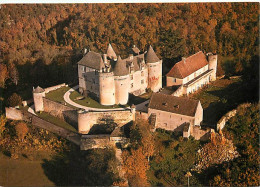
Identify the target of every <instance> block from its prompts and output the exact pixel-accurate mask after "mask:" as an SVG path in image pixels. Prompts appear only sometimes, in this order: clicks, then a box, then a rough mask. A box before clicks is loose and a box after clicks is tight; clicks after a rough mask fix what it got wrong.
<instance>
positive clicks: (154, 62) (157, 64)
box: [146, 45, 162, 92]
mask: <svg viewBox="0 0 260 187" xmlns="http://www.w3.org/2000/svg"><path fill="white" fill-rule="evenodd" d="M146 63H147V66H148V88H150V89H151V90H152V91H153V92H158V91H159V90H160V89H161V88H162V60H160V59H159V58H158V57H157V55H156V54H155V52H154V50H153V48H152V46H151V45H150V47H149V49H148V52H147V54H146Z"/></svg>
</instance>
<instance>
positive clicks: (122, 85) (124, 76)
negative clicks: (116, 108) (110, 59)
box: [114, 56, 130, 105]
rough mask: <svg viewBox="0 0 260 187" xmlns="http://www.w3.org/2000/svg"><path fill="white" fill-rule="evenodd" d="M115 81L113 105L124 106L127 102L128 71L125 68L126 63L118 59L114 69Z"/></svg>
mask: <svg viewBox="0 0 260 187" xmlns="http://www.w3.org/2000/svg"><path fill="white" fill-rule="evenodd" d="M114 80H115V103H116V104H121V105H125V104H127V102H128V92H129V84H130V80H129V69H128V68H127V67H126V62H125V61H123V60H122V59H121V57H120V56H119V57H118V61H117V62H116V65H115V68H114Z"/></svg>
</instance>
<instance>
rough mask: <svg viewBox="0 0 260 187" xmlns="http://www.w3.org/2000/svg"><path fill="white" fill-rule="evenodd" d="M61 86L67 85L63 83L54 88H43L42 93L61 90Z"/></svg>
mask: <svg viewBox="0 0 260 187" xmlns="http://www.w3.org/2000/svg"><path fill="white" fill-rule="evenodd" d="M63 86H67V85H66V84H65V83H62V84H58V85H56V86H51V87H48V88H44V91H45V93H48V92H50V91H53V90H57V89H59V88H61V87H63Z"/></svg>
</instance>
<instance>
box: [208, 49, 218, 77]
mask: <svg viewBox="0 0 260 187" xmlns="http://www.w3.org/2000/svg"><path fill="white" fill-rule="evenodd" d="M207 56H208V61H209V69H213V71H212V74H211V76H210V81H215V80H216V72H217V65H218V55H216V54H212V53H208V54H207Z"/></svg>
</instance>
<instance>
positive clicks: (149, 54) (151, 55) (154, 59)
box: [146, 45, 160, 63]
mask: <svg viewBox="0 0 260 187" xmlns="http://www.w3.org/2000/svg"><path fill="white" fill-rule="evenodd" d="M158 61H160V59H159V58H158V57H157V55H156V54H155V52H154V50H153V48H152V46H151V45H150V47H149V49H148V52H147V54H146V63H154V62H158Z"/></svg>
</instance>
